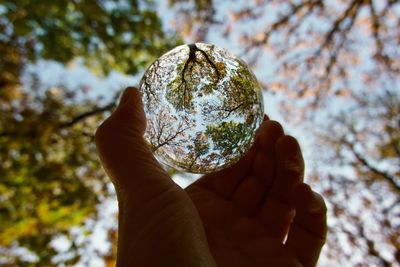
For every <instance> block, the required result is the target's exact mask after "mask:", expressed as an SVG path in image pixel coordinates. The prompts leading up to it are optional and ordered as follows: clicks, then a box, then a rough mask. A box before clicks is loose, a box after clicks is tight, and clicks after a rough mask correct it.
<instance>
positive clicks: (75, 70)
mask: <svg viewBox="0 0 400 267" xmlns="http://www.w3.org/2000/svg"><path fill="white" fill-rule="evenodd" d="M159 2H160V4H159V5H158V6H157V8H158V10H159V15H160V17H161V18H162V20H163V21H164V26H165V27H166V29H168V30H172V29H173V20H174V15H173V12H171V11H170V10H169V8H168V6H167V1H159ZM223 3H224V5H225V4H226V3H227V1H224V2H223ZM234 8H237V7H234V6H223V5H222V6H219V8H218V10H217V18H218V19H226V16H227V10H229V9H234ZM0 12H1V10H0ZM275 15H276V14H274V13H273V11H271V12H269V14H268V16H265V17H263V19H262V20H261V21H260V25H261V24H263V23H265V22H267V21H268V20H271V19H273V18H274V16H275ZM263 20H265V21H263ZM248 27H249V25H247V24H240V25H239V26H238V28H236V29H235V31H238V32H240V31H246V30H248ZM252 30H253V31H256V30H257V27H256V26H254V25H252ZM186 41H187V42H189V43H190V42H191V40H189V39H188V40H186ZM208 42H209V43H213V44H215V45H218V46H220V47H223V48H226V49H228V50H229V51H231V52H232V53H234V54H236V55H241V54H242V47H241V45H240V44H239V43H235V42H232V40H231V39H225V38H224V37H223V36H222V33H221V31H218V30H211V31H210V34H209V35H208ZM160 56H161V55H160ZM261 56H262V57H263V61H262V62H261V63H259V64H258V65H257V66H256V67H255V68H253V71H254V73H255V74H256V76H257V77H258V78H259V79H260V80H264V79H268V77H269V76H271V75H274V70H275V67H276V65H275V63H274V62H273V60H272V57H270V56H269V55H268V53H267V52H264V53H263V54H262V55H261ZM26 73H36V74H37V75H38V78H39V80H40V81H41V82H42V84H43V86H44V87H47V88H48V87H52V86H55V87H56V86H59V85H65V86H66V87H68V88H70V89H74V88H76V89H79V90H81V89H82V88H83V89H84V90H85V91H86V92H87V93H86V94H84V93H81V94H80V95H79V96H78V99H79V98H81V99H83V98H86V97H89V98H92V99H94V98H98V99H99V101H100V102H101V103H104V104H106V103H108V102H109V101H111V99H112V97H113V96H114V95H115V93H116V92H122V90H123V89H124V88H125V87H127V86H137V85H138V84H139V81H140V79H141V77H142V75H143V72H142V73H138V74H137V75H135V76H128V75H124V74H122V73H118V72H111V73H110V74H109V75H108V76H107V77H99V76H96V75H95V74H93V73H92V72H91V71H90V70H89V69H88V68H86V67H85V66H84V65H83V62H82V61H81V60H79V59H78V60H75V61H74V62H72V63H70V64H68V65H67V66H63V65H62V64H59V63H56V62H51V61H38V62H37V63H35V64H33V65H30V66H28V67H27V69H26ZM24 79H25V81H26V82H27V83H28V82H29V75H27V76H25V78H24ZM263 97H264V110H265V113H266V114H268V115H269V117H270V118H272V119H274V120H278V121H279V122H281V124H282V125H283V126H284V128H285V130H286V133H288V134H291V135H293V136H295V137H296V138H298V139H299V142H300V145H301V147H302V150H303V153H304V158H305V162H306V166H313V165H315V164H316V163H315V155H314V153H313V152H314V149H313V146H314V141H315V140H314V139H313V138H312V137H311V135H310V134H308V129H307V127H306V126H303V125H298V124H294V123H292V122H290V121H287V120H285V118H284V116H283V115H282V114H281V112H280V110H279V102H280V101H281V98H282V97H283V96H281V95H279V94H276V93H272V92H270V91H268V90H267V91H264V92H263ZM341 104H342V103H340V101H339V102H333V104H331V108H333V109H335V108H337V105H341ZM309 169H310V168H307V167H306V177H307V171H308V170H309ZM199 177H200V175H192V174H182V175H176V176H175V177H174V180H175V182H177V183H178V184H179V185H180V186H182V187H186V186H187V185H189V184H190V183H191V182H193V181H194V180H195V179H197V178H199ZM306 179H307V178H306ZM109 190H111V191H112V190H113V188H112V186H110V188H109ZM98 209H99V212H100V218H101V220H99V221H98V222H94V221H91V220H88V221H87V222H86V225H85V226H84V227H83V228H81V229H79V228H74V229H71V233H72V235H73V236H76V239H77V242H78V243H79V242H81V243H85V244H86V246H85V249H86V250H85V253H84V255H85V256H84V257H83V259H82V261H81V263H79V264H78V265H77V266H99V267H100V266H102V263H101V262H99V261H98V258H97V257H96V254H98V253H100V254H101V253H104V252H106V251H107V250H108V249H109V244H108V243H107V235H106V232H107V231H106V229H110V228H115V227H116V224H117V218H116V217H115V216H114V214H115V213H116V211H117V203H116V200H115V199H108V200H106V201H104V203H102V204H101V205H100V206H99V207H98ZM85 228H86V229H94V234H93V235H90V236H83V235H82V233H83V232H84V231H85ZM70 245H71V243H70V241H69V240H68V239H67V238H65V237H63V236H60V237H59V238H57V239H56V240H54V242H53V246H54V247H55V248H57V249H58V250H59V251H60V252H65V254H63V255H62V256H60V257H61V258H62V257H68V248H69V246H70ZM61 258H60V260H61ZM55 260H57V258H56V259H55Z"/></svg>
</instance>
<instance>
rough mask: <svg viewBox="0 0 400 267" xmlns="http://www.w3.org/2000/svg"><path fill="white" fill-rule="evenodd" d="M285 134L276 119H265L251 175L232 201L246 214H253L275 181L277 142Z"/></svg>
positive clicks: (238, 189) (243, 181) (241, 184)
mask: <svg viewBox="0 0 400 267" xmlns="http://www.w3.org/2000/svg"><path fill="white" fill-rule="evenodd" d="M282 135H283V128H282V126H281V125H280V124H279V123H278V122H276V121H264V123H263V124H262V126H261V128H260V132H259V136H258V143H259V145H258V149H257V153H256V155H255V157H254V161H253V164H252V168H251V175H249V176H248V177H247V178H245V179H243V180H242V181H241V183H240V185H239V186H238V187H237V189H236V191H235V193H234V194H233V196H232V202H233V203H234V204H235V205H236V206H237V207H239V208H240V209H242V210H243V211H244V212H245V213H246V214H248V215H253V214H254V213H255V212H256V211H257V210H258V209H259V207H260V205H261V202H262V200H263V198H264V196H265V194H266V192H267V191H268V188H269V187H270V186H271V184H272V182H273V178H274V175H275V143H276V141H277V140H278V139H279V138H280V137H281V136H282Z"/></svg>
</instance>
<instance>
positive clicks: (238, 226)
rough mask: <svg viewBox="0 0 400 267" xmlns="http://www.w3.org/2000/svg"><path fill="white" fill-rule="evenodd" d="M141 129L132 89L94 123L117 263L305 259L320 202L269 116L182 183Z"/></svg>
mask: <svg viewBox="0 0 400 267" xmlns="http://www.w3.org/2000/svg"><path fill="white" fill-rule="evenodd" d="M145 128H146V121H145V116H144V112H143V107H142V103H141V97H140V93H139V92H138V91H137V90H135V89H133V88H128V89H127V90H126V91H125V92H124V95H123V97H122V99H121V103H120V105H119V107H118V108H117V109H116V111H115V112H114V113H113V115H112V116H111V117H110V118H109V119H107V120H106V121H105V122H104V123H103V124H102V125H101V126H100V127H99V129H98V131H97V132H96V143H97V147H98V152H99V156H100V158H101V161H102V163H103V166H104V168H105V169H106V171H107V173H108V175H109V176H110V177H111V179H112V181H113V183H114V185H115V188H116V191H117V196H118V202H119V239H118V256H117V265H118V266H216V265H217V266H315V264H316V262H317V259H318V256H319V252H320V249H321V247H322V246H323V244H324V240H325V235H326V207H325V204H324V202H323V199H322V198H321V197H320V196H319V195H318V194H316V193H315V192H312V190H311V189H310V187H309V186H308V185H306V184H303V183H302V179H303V171H304V164H303V160H302V156H301V152H300V148H299V146H298V144H297V141H296V140H295V139H294V138H293V137H289V136H285V135H284V133H283V129H282V127H281V126H280V125H279V124H278V123H277V122H273V121H268V120H267V121H265V122H264V123H263V125H262V127H261V129H260V131H259V135H258V138H257V140H256V142H255V144H254V145H253V147H252V149H251V150H250V151H249V153H247V155H245V156H244V157H243V158H242V159H241V160H240V161H239V162H238V163H237V164H235V165H234V166H232V167H229V168H227V169H225V170H222V171H219V172H216V173H213V174H209V175H205V176H204V177H202V178H201V179H199V180H198V181H196V182H195V183H194V184H192V185H190V186H189V187H188V188H187V189H186V190H183V189H181V188H180V187H179V186H177V185H176V184H175V183H174V182H173V181H172V180H171V179H170V177H168V175H167V174H166V172H165V171H164V170H163V168H162V167H161V166H160V164H159V163H158V162H157V160H156V159H155V158H154V157H153V155H152V153H151V151H150V149H149V147H148V146H147V145H146V143H145V142H144V140H143V137H142V136H143V133H144V131H145ZM294 211H296V216H294V215H295V214H294ZM289 226H290V230H289ZM285 236H287V241H286V242H285V243H284V240H285Z"/></svg>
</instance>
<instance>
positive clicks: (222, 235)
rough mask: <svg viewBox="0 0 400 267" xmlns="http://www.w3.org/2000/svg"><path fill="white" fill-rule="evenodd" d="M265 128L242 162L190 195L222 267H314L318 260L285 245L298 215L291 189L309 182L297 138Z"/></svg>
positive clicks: (206, 178)
mask: <svg viewBox="0 0 400 267" xmlns="http://www.w3.org/2000/svg"><path fill="white" fill-rule="evenodd" d="M264 128H265V129H264V132H262V133H261V137H260V139H259V140H258V143H257V144H256V145H255V146H254V148H253V149H252V151H251V152H250V153H248V155H246V157H244V158H243V159H242V160H241V161H240V162H239V163H237V164H236V165H234V166H232V167H230V168H228V169H227V170H224V171H221V172H218V173H215V174H211V175H206V176H204V177H203V178H201V179H200V180H198V181H197V182H196V183H194V184H192V185H191V186H189V187H188V188H187V189H186V191H187V193H188V194H189V196H190V197H191V199H192V201H193V203H194V204H195V206H196V208H197V210H198V212H199V214H200V217H201V219H202V222H203V225H204V228H205V231H206V235H207V238H208V242H209V245H210V250H211V252H212V254H213V256H214V258H215V260H216V262H217V264H218V266H299V265H300V262H302V263H303V264H305V265H306V266H309V265H310V266H311V265H314V264H315V261H316V260H315V259H313V260H308V259H306V260H305V261H304V257H303V256H302V255H300V256H299V257H296V255H295V254H296V253H292V251H291V248H290V247H289V246H286V245H283V241H284V239H285V236H286V235H287V233H288V230H289V225H290V222H291V220H292V219H293V217H294V210H293V208H292V207H291V206H290V205H289V194H290V192H289V191H290V190H291V189H292V187H293V186H294V185H295V184H297V183H299V182H301V181H302V178H303V176H302V175H303V169H304V166H303V161H302V157H301V153H300V150H299V147H298V145H297V143H296V142H295V141H294V139H293V138H288V137H285V138H282V136H283V131H282V130H281V128H280V127H278V126H277V125H275V124H273V123H272V124H271V123H270V125H269V127H264ZM279 138H281V139H280V141H279V142H278V144H276V143H277V140H278V139H279ZM288 162H290V164H288ZM288 167H289V168H288ZM312 238H314V241H315V239H316V240H317V241H318V240H319V238H318V237H317V238H315V237H312ZM292 243H293V242H292ZM318 245H321V241H320V243H319V244H318ZM292 248H293V245H292ZM318 252H319V251H318ZM305 257H306V258H307V257H308V256H307V255H305Z"/></svg>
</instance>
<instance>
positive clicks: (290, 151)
mask: <svg viewBox="0 0 400 267" xmlns="http://www.w3.org/2000/svg"><path fill="white" fill-rule="evenodd" d="M276 167H277V170H276V178H275V181H274V184H273V185H272V188H271V194H273V195H276V196H277V197H278V198H280V199H281V200H282V201H284V202H286V203H289V195H290V192H291V191H292V187H293V186H294V185H295V184H298V183H300V182H302V181H303V176H304V160H303V156H302V154H301V150H300V146H299V143H298V142H297V140H296V139H295V138H294V137H292V136H288V135H286V136H284V137H281V138H280V139H279V140H278V142H277V143H276Z"/></svg>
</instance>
